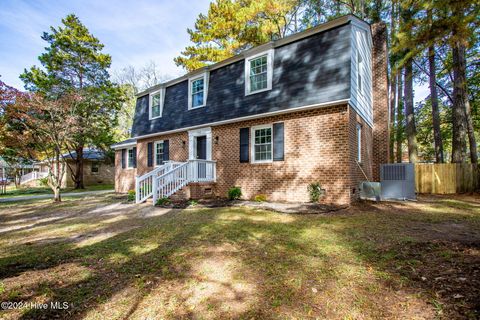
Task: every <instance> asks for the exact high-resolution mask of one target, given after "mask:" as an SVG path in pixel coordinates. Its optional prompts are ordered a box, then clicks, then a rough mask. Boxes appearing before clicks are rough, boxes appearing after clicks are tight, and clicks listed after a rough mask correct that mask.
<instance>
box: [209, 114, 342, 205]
mask: <svg viewBox="0 0 480 320" xmlns="http://www.w3.org/2000/svg"><path fill="white" fill-rule="evenodd" d="M273 122H284V130H285V160H284V161H274V162H272V163H263V164H251V163H240V162H239V148H240V141H239V140H240V139H239V130H240V128H245V127H252V126H256V125H260V124H268V123H273ZM348 126H349V120H348V107H347V106H346V105H344V106H336V107H328V108H321V109H316V110H310V111H303V112H297V113H291V114H286V115H279V116H274V117H269V118H263V119H257V120H251V121H245V122H240V123H234V124H228V125H223V126H218V127H213V128H212V136H213V137H216V136H218V137H219V141H218V143H214V144H213V159H214V160H216V161H217V177H218V178H217V188H216V191H217V193H218V194H219V195H220V196H225V195H226V193H227V190H228V188H230V187H232V186H240V187H241V188H242V192H243V195H244V197H245V198H253V197H254V196H255V195H257V194H266V195H267V198H268V199H269V200H273V201H308V200H309V198H308V192H307V186H308V184H309V183H311V182H315V181H318V182H320V183H321V184H322V186H323V188H325V189H326V197H325V199H324V201H325V202H331V203H339V204H345V203H349V202H350V192H349V186H350V180H349V174H350V166H349V160H350V159H349V157H348V156H347V155H348V154H349V144H348V142H349V134H348V132H349V131H348ZM250 153H251V152H250ZM251 156H252V155H251V154H250V159H251Z"/></svg>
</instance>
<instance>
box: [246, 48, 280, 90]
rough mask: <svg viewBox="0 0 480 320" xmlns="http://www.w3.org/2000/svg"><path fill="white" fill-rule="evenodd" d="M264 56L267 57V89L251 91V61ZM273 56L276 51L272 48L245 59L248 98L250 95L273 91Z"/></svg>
mask: <svg viewBox="0 0 480 320" xmlns="http://www.w3.org/2000/svg"><path fill="white" fill-rule="evenodd" d="M264 55H267V87H266V88H265V89H260V90H256V91H251V90H250V61H251V60H254V59H256V58H258V57H261V56H264ZM273 56H274V49H273V48H272V49H268V50H266V51H262V52H259V53H256V54H254V55H251V56H248V57H246V58H245V95H246V96H248V95H250V94H255V93H259V92H264V91H269V90H272V79H273Z"/></svg>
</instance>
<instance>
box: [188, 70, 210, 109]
mask: <svg viewBox="0 0 480 320" xmlns="http://www.w3.org/2000/svg"><path fill="white" fill-rule="evenodd" d="M207 78H208V74H207V73H206V72H205V73H204V74H203V75H201V76H199V77H196V78H192V79H190V80H189V81H188V87H189V89H188V92H189V96H188V109H196V108H200V107H204V106H205V105H206V103H207V92H208V80H207Z"/></svg>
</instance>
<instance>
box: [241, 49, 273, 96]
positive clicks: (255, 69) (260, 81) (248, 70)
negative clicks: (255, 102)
mask: <svg viewBox="0 0 480 320" xmlns="http://www.w3.org/2000/svg"><path fill="white" fill-rule="evenodd" d="M272 66H273V49H271V50H269V51H267V52H262V53H259V54H257V55H255V56H252V57H249V58H247V59H246V61H245V94H246V95H248V94H252V93H257V92H262V91H266V90H270V89H272V74H273V70H272Z"/></svg>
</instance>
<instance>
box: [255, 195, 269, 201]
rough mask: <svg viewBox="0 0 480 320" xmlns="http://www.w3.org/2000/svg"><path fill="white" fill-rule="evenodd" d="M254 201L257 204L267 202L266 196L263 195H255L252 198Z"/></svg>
mask: <svg viewBox="0 0 480 320" xmlns="http://www.w3.org/2000/svg"><path fill="white" fill-rule="evenodd" d="M254 200H255V201H257V202H265V201H267V196H266V195H264V194H257V195H256V196H255V198H254Z"/></svg>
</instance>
